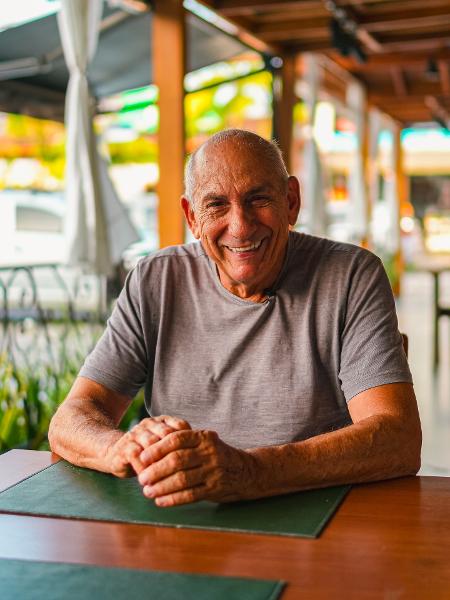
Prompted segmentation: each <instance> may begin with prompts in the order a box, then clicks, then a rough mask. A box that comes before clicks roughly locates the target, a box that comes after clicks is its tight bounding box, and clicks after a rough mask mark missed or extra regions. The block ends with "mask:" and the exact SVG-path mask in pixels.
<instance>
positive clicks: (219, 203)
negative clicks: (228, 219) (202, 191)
mask: <svg viewBox="0 0 450 600" xmlns="http://www.w3.org/2000/svg"><path fill="white" fill-rule="evenodd" d="M223 206H225V202H223V200H214V202H208V204H207V205H206V208H209V209H214V208H222V207H223Z"/></svg>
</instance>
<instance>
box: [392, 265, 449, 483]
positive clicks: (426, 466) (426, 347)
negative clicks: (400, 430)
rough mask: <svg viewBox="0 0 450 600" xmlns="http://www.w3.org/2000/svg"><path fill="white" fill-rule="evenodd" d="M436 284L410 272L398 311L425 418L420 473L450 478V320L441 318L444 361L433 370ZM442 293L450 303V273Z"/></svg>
mask: <svg viewBox="0 0 450 600" xmlns="http://www.w3.org/2000/svg"><path fill="white" fill-rule="evenodd" d="M432 285H433V282H432V277H431V275H429V274H428V273H406V274H405V275H404V278H403V282H402V294H401V297H400V298H399V300H398V302H397V311H398V317H399V326H400V330H401V331H402V332H404V333H406V334H407V335H408V338H409V363H410V367H411V371H412V374H413V378H414V384H415V391H416V396H417V400H418V403H419V410H420V417H421V421H422V431H423V447H422V468H421V470H420V474H421V475H445V476H448V477H450V319H447V318H444V317H443V318H441V323H440V338H441V339H440V341H441V345H440V347H441V360H440V366H439V368H438V370H437V372H436V373H433V368H432V341H433V338H432V327H433V305H432V293H433V290H432ZM441 292H442V295H441V297H442V298H444V299H445V301H446V304H448V305H449V306H450V272H448V273H444V274H442V275H441Z"/></svg>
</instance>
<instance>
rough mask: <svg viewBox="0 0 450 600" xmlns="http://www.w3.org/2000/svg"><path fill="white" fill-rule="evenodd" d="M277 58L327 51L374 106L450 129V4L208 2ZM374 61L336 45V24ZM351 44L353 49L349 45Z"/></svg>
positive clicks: (432, 0)
mask: <svg viewBox="0 0 450 600" xmlns="http://www.w3.org/2000/svg"><path fill="white" fill-rule="evenodd" d="M203 3H204V4H207V5H208V6H209V7H211V8H212V9H213V10H214V11H215V12H217V13H218V14H219V15H221V16H223V17H225V18H226V19H228V20H229V21H231V22H233V23H235V24H236V25H238V27H239V28H240V29H241V31H244V32H248V33H250V34H252V36H253V37H254V38H257V40H258V41H259V42H260V44H262V45H263V47H264V48H265V49H266V50H267V51H270V52H275V53H277V54H280V55H283V54H292V53H299V52H320V53H321V54H325V55H326V56H328V57H329V58H330V59H332V60H333V61H334V62H336V63H338V64H339V65H340V66H341V67H344V68H345V69H346V70H347V71H349V72H350V73H352V74H353V75H354V76H355V77H357V78H358V79H359V80H360V81H362V82H363V83H364V84H365V86H366V88H367V90H368V97H369V102H370V103H371V104H373V105H375V106H378V107H379V108H380V109H382V110H383V111H385V112H386V113H388V114H389V115H391V116H392V117H393V118H394V119H396V120H398V121H399V122H401V123H402V124H403V125H409V124H411V123H417V122H430V121H437V122H439V123H440V124H441V125H443V126H447V127H448V128H450V0H334V1H333V0H331V1H330V0H303V1H302V0H297V1H292V0H290V1H288V0H278V1H277V0H271V1H270V0H207V1H204V2H203ZM333 18H334V19H337V21H338V22H339V23H340V24H341V26H344V28H346V30H347V31H349V30H350V31H351V32H352V33H351V34H350V38H351V39H353V40H354V41H355V46H359V48H360V50H361V51H362V53H363V54H364V55H366V58H367V60H366V62H360V61H358V59H357V58H355V56H353V54H351V55H350V56H343V55H342V54H341V53H340V52H339V51H338V50H337V49H336V48H335V47H333V42H332V35H331V20H332V19H333ZM344 46H345V44H344Z"/></svg>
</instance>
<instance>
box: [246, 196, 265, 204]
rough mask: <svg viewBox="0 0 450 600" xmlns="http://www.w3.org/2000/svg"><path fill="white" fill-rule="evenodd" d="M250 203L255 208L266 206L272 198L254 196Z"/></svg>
mask: <svg viewBox="0 0 450 600" xmlns="http://www.w3.org/2000/svg"><path fill="white" fill-rule="evenodd" d="M250 202H251V203H252V204H253V205H254V206H264V205H266V204H268V203H269V202H270V198H269V197H268V196H253V198H251V200H250Z"/></svg>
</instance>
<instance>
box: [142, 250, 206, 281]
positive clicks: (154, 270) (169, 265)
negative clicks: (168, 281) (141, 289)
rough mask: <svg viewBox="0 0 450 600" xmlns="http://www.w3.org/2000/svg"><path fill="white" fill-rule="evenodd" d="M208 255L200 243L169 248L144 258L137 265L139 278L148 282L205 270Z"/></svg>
mask: <svg viewBox="0 0 450 600" xmlns="http://www.w3.org/2000/svg"><path fill="white" fill-rule="evenodd" d="M207 264H208V262H207V255H206V252H205V251H204V249H203V246H202V245H201V244H200V242H191V243H189V244H180V245H177V246H168V247H167V248H162V249H161V250H158V251H156V252H153V253H152V254H150V255H149V256H146V257H145V258H142V259H141V260H140V261H139V262H138V263H137V265H136V270H137V273H138V278H139V279H140V280H141V281H142V280H146V279H147V278H149V277H152V278H153V279H154V278H155V277H158V276H161V277H163V276H165V275H168V274H172V275H173V276H175V277H177V276H178V275H180V276H181V275H182V273H183V272H186V270H196V269H204V268H205V266H207Z"/></svg>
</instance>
